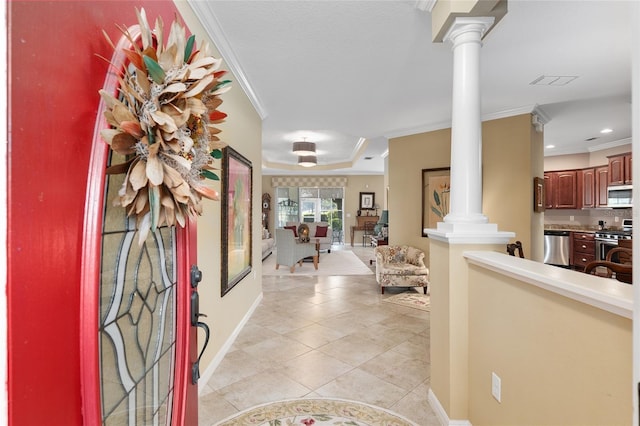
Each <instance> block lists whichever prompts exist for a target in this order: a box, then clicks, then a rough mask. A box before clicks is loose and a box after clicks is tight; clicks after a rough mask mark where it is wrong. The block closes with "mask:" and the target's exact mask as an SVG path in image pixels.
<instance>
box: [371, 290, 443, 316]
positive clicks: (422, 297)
mask: <svg viewBox="0 0 640 426" xmlns="http://www.w3.org/2000/svg"><path fill="white" fill-rule="evenodd" d="M420 291H422V289H420ZM382 301H383V302H389V303H395V304H396V305H402V306H408V307H410V308H416V309H420V310H422V311H429V309H430V308H429V305H430V304H431V300H430V297H429V295H428V294H422V293H416V292H414V291H408V292H405V293H400V294H394V295H393V296H389V297H387V298H386V299H383V300H382Z"/></svg>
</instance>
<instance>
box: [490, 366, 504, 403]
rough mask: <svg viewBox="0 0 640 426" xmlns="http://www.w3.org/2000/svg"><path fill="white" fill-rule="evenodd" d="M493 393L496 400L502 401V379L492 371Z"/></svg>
mask: <svg viewBox="0 0 640 426" xmlns="http://www.w3.org/2000/svg"><path fill="white" fill-rule="evenodd" d="M491 395H493V397H494V398H495V399H496V401H498V402H502V401H501V399H502V380H500V377H498V375H497V374H496V373H493V372H492V373H491Z"/></svg>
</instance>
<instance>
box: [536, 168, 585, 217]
mask: <svg viewBox="0 0 640 426" xmlns="http://www.w3.org/2000/svg"><path fill="white" fill-rule="evenodd" d="M544 190H545V208H548V209H577V208H578V171H577V170H563V171H558V172H545V174H544Z"/></svg>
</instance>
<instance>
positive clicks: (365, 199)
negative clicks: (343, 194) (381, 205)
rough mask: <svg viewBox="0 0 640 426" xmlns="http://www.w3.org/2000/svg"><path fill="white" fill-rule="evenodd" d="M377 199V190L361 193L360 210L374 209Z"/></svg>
mask: <svg viewBox="0 0 640 426" xmlns="http://www.w3.org/2000/svg"><path fill="white" fill-rule="evenodd" d="M375 201H376V193H375V192H361V193H360V210H373V208H374V206H375Z"/></svg>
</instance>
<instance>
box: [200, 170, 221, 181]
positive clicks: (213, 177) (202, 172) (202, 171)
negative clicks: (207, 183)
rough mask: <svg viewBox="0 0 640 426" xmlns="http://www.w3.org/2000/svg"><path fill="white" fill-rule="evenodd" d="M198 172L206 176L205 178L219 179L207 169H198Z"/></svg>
mask: <svg viewBox="0 0 640 426" xmlns="http://www.w3.org/2000/svg"><path fill="white" fill-rule="evenodd" d="M200 174H201V175H202V176H204V177H206V178H207V179H211V180H220V178H219V177H218V175H217V174H215V173H213V172H210V171H209V170H200Z"/></svg>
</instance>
